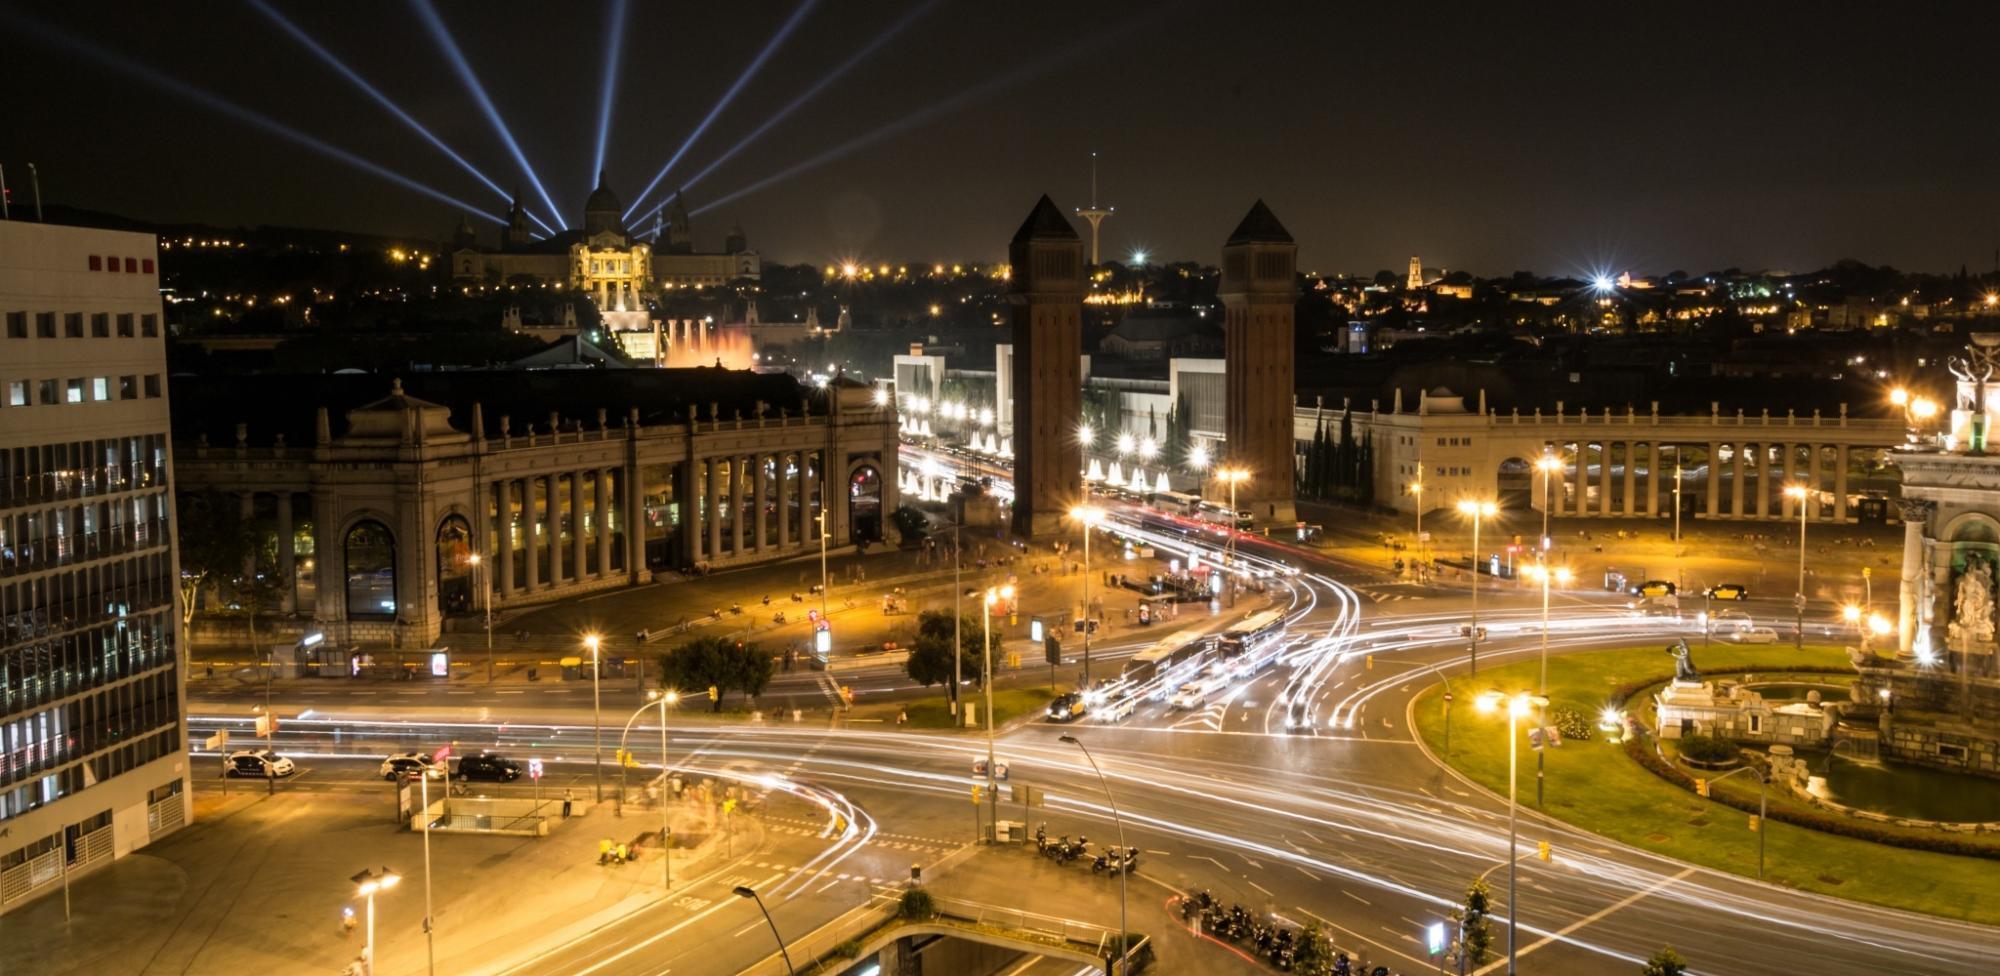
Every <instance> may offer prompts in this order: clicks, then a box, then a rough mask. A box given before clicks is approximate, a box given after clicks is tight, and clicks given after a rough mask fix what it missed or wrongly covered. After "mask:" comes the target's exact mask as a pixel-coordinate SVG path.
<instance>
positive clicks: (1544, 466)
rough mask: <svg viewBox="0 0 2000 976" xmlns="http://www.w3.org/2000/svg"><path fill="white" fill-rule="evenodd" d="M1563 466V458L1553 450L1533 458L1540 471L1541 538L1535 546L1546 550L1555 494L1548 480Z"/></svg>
mask: <svg viewBox="0 0 2000 976" xmlns="http://www.w3.org/2000/svg"><path fill="white" fill-rule="evenodd" d="M1562 468H1563V459H1562V458H1561V457H1558V456H1557V455H1556V453H1555V452H1554V451H1545V452H1543V453H1542V456H1541V457H1538V458H1536V459H1535V470H1537V471H1540V472H1541V473H1542V540H1541V542H1540V543H1538V544H1537V545H1536V546H1535V548H1536V549H1539V550H1541V551H1542V552H1547V551H1548V548H1549V511H1550V510H1551V509H1553V508H1555V505H1556V496H1555V494H1554V493H1553V491H1552V490H1551V487H1550V484H1549V481H1550V479H1551V478H1553V477H1555V473H1556V472H1558V471H1561V470H1562Z"/></svg>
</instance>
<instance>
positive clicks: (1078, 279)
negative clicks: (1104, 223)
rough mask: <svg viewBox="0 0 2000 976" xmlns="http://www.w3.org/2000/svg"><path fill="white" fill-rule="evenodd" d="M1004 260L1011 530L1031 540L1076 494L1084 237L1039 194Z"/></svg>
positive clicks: (1050, 530) (1058, 527) (1052, 524)
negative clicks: (1009, 340) (1010, 389)
mask: <svg viewBox="0 0 2000 976" xmlns="http://www.w3.org/2000/svg"><path fill="white" fill-rule="evenodd" d="M1007 259H1008V261H1009V262H1011V264H1012V267H1013V273H1012V277H1011V278H1010V279H1009V281H1008V285H1007V303H1008V304H1009V305H1011V306H1013V309H1012V311H1013V317H1014V322H1013V325H1014V363H1013V382H1014V532H1015V534H1017V535H1022V536H1028V537H1031V538H1035V537H1042V536H1050V535H1056V534H1058V533H1060V532H1062V531H1063V521H1064V519H1065V518H1066V517H1067V513H1068V512H1069V508H1070V506H1071V505H1073V504H1075V503H1076V501H1077V499H1078V497H1079V496H1080V495H1081V494H1082V487H1081V486H1082V484H1083V447H1082V445H1080V444H1078V443H1077V439H1076V428H1077V424H1079V423H1081V418H1082V416H1083V367H1082V358H1083V240H1082V239H1081V238H1079V237H1078V236H1077V234H1076V228H1074V227H1071V226H1070V223H1069V220H1068V219H1066V218H1065V217H1063V214H1062V211H1061V210H1059V209H1057V208H1056V205H1055V204H1054V203H1052V202H1050V200H1049V198H1048V197H1047V196H1043V197H1042V199H1041V200H1040V201H1038V202H1037V203H1036V204H1035V210H1034V212H1033V213H1030V214H1029V215H1028V219H1027V221H1026V222H1025V223H1023V224H1021V229H1020V230H1019V231H1016V232H1015V233H1014V240H1013V241H1012V242H1010V243H1009V244H1008V245H1007ZM1285 308H1286V311H1287V312H1289V311H1290V309H1291V306H1289V305H1287V306H1285ZM1286 324H1287V326H1289V325H1290V320H1289V319H1287V323H1286ZM1290 334H1291V333H1290V331H1289V328H1288V329H1287V331H1286V335H1287V336H1289V335H1290ZM1285 375H1286V376H1288V377H1289V376H1290V375H1291V373H1290V371H1289V370H1288V371H1287V372H1286V374H1285Z"/></svg>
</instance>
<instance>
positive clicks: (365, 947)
mask: <svg viewBox="0 0 2000 976" xmlns="http://www.w3.org/2000/svg"><path fill="white" fill-rule="evenodd" d="M349 880H351V881H353V882H354V885H355V887H354V891H355V894H358V895H360V896H361V897H362V898H365V899H367V900H368V941H366V942H364V943H362V949H361V960H362V962H364V963H366V964H367V966H366V968H367V974H368V976H375V893H376V892H378V891H388V890H389V889H391V888H394V887H395V886H396V885H397V884H398V883H400V882H401V881H402V880H403V876H402V875H400V874H397V873H396V872H394V871H391V870H390V869H388V868H383V869H382V870H381V871H380V872H375V871H369V870H366V869H363V870H362V872H361V873H360V874H357V875H355V876H354V877H353V878H350V879H349Z"/></svg>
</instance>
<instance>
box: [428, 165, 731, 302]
mask: <svg viewBox="0 0 2000 976" xmlns="http://www.w3.org/2000/svg"><path fill="white" fill-rule="evenodd" d="M624 213H625V205H624V203H623V202H621V201H620V200H619V199H618V194H616V193H614V192H612V190H611V188H610V187H609V186H607V185H605V181H604V177H603V175H602V174H599V176H598V183H597V189H595V190H593V191H591V194H590V198H589V199H588V200H586V201H585V202H584V206H583V226H582V227H581V228H575V229H569V230H564V231H562V232H560V233H557V234H552V235H549V236H546V237H540V236H538V235H537V234H536V232H535V229H534V227H533V226H532V225H531V224H530V222H529V218H528V214H527V211H526V210H524V209H523V208H522V206H521V201H520V199H519V198H518V197H517V198H516V199H515V201H514V205H513V206H512V207H511V208H509V209H508V211H507V225H506V226H505V227H503V228H501V230H500V246H499V247H498V248H486V247H482V246H481V245H480V243H479V238H478V235H477V233H476V232H475V231H474V230H473V228H472V224H471V223H470V221H466V220H461V221H460V223H459V227H458V230H457V232H456V233H455V234H454V235H453V250H452V253H451V273H452V279H453V280H454V281H457V282H459V283H461V284H478V283H482V282H483V283H487V284H495V285H498V284H509V283H532V284H546V285H552V286H559V287H563V288H573V289H577V290H580V291H583V292H585V293H587V294H589V295H590V296H591V298H592V299H593V300H595V301H596V302H597V307H598V308H599V309H600V310H602V311H604V312H606V313H614V312H640V311H644V310H645V308H646V306H645V301H646V299H648V298H650V297H652V296H654V295H655V294H656V293H657V292H658V291H659V290H660V289H672V288H705V287H712V286H716V285H725V284H728V283H729V282H732V281H736V280H738V279H748V280H753V281H754V280H756V279H757V278H759V277H761V276H762V274H763V262H762V260H761V259H760V258H759V257H758V255H757V252H756V251H753V250H751V249H750V245H749V241H748V240H747V239H746V238H745V237H744V236H743V231H742V229H741V228H736V229H733V230H731V231H730V233H729V236H728V237H727V238H726V239H725V240H724V242H723V248H722V250H721V251H719V252H704V251H699V250H697V249H696V248H695V244H694V226H693V223H692V222H691V221H690V219H689V218H688V213H687V208H686V206H685V205H684V204H683V202H682V199H681V194H680V193H678V192H676V193H675V194H674V197H673V200H672V202H671V203H669V204H668V205H667V207H666V209H665V210H664V211H663V216H662V217H661V218H660V220H658V221H656V222H655V223H656V226H655V227H654V232H653V234H652V236H651V239H643V238H642V237H641V236H640V235H638V234H634V233H632V232H631V231H629V230H627V229H626V227H625V217H624Z"/></svg>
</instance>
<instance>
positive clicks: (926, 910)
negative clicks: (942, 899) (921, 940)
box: [899, 888, 937, 919]
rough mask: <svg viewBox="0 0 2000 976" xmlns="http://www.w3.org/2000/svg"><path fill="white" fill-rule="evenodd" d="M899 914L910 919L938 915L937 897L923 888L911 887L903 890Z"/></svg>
mask: <svg viewBox="0 0 2000 976" xmlns="http://www.w3.org/2000/svg"><path fill="white" fill-rule="evenodd" d="M899 914H901V915H902V917H904V918H909V919H925V918H931V917H934V916H936V915H937V899H935V898H932V897H931V893H930V892H928V891H925V890H924V889H922V888H911V889H909V890H907V891H904V892H903V901H902V905H901V909H900V912H899Z"/></svg>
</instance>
